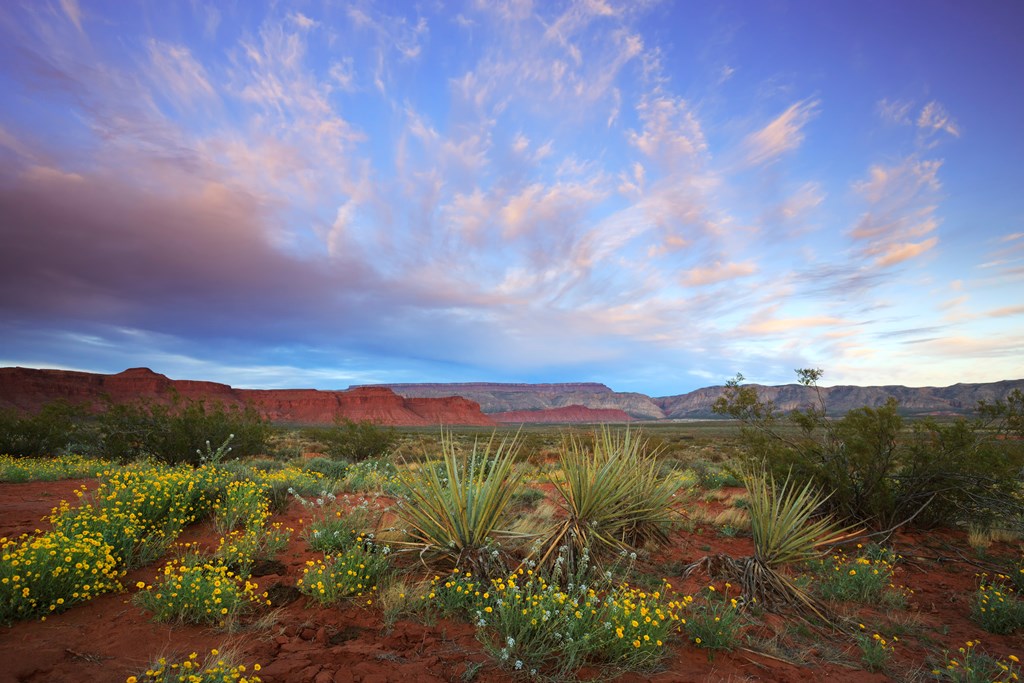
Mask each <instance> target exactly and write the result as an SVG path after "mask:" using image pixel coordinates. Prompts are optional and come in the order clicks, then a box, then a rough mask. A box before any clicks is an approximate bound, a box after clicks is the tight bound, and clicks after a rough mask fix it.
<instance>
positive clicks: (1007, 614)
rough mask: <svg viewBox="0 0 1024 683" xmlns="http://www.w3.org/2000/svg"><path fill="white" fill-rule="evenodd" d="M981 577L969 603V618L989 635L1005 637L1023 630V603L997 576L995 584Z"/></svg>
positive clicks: (1002, 578)
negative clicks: (1020, 629) (979, 583)
mask: <svg viewBox="0 0 1024 683" xmlns="http://www.w3.org/2000/svg"><path fill="white" fill-rule="evenodd" d="M987 578H988V577H987V576H986V575H984V574H983V575H982V579H981V585H979V586H978V590H977V591H975V593H974V599H973V601H972V602H971V618H972V619H974V621H976V622H977V623H978V624H979V625H980V626H981V627H982V628H983V629H985V630H986V631H988V632H989V633H996V634H1000V635H1005V634H1007V633H1013V632H1014V631H1016V630H1017V629H1019V628H1024V601H1022V600H1021V599H1020V598H1019V597H1017V594H1016V593H1015V592H1014V590H1013V589H1012V588H1011V587H1010V586H1008V585H1007V584H1006V583H1005V580H1006V579H1007V577H1006V576H1003V575H1001V574H1000V575H999V576H997V577H996V581H995V582H989V581H987Z"/></svg>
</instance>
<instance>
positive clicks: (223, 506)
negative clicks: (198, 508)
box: [213, 481, 270, 534]
mask: <svg viewBox="0 0 1024 683" xmlns="http://www.w3.org/2000/svg"><path fill="white" fill-rule="evenodd" d="M266 488H267V487H266V486H265V485H264V484H262V483H259V482H255V481H233V482H230V483H229V484H228V485H227V486H226V487H224V494H223V496H220V497H218V498H217V500H216V501H215V502H214V505H213V514H214V516H213V522H214V528H215V529H216V530H217V533H219V534H224V533H227V532H228V531H231V530H232V529H235V528H237V527H239V526H242V527H245V528H246V529H259V528H262V527H263V524H264V523H265V522H266V520H267V518H268V517H270V500H269V497H268V496H267V495H266Z"/></svg>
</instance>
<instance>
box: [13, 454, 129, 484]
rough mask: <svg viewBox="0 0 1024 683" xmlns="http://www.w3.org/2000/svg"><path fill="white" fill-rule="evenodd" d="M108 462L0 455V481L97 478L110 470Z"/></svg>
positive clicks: (70, 456) (71, 456)
mask: <svg viewBox="0 0 1024 683" xmlns="http://www.w3.org/2000/svg"><path fill="white" fill-rule="evenodd" d="M110 465H111V463H109V462H108V461H106V460H96V459H93V458H86V457H83V456H80V455H60V456H57V457H55V458H15V457H12V456H10V455H0V481H11V482H24V481H56V480H58V479H79V478H83V477H96V476H99V475H100V474H102V473H103V472H104V471H105V470H107V469H109V468H110Z"/></svg>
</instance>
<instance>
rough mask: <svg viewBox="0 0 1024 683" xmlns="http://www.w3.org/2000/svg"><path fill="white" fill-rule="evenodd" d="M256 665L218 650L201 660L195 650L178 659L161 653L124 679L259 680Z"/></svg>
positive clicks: (140, 682)
mask: <svg viewBox="0 0 1024 683" xmlns="http://www.w3.org/2000/svg"><path fill="white" fill-rule="evenodd" d="M250 668H251V670H252V673H249V670H250ZM260 668H261V667H260V665H259V664H253V665H252V666H251V667H246V666H245V665H244V664H234V663H232V662H231V661H230V660H229V659H227V658H224V657H221V656H220V652H219V651H218V650H211V651H210V656H209V657H207V658H206V661H205V662H200V661H199V655H198V654H197V653H195V652H193V653H192V654H190V655H189V656H188V658H187V659H185V660H183V661H180V662H169V661H168V660H167V658H166V657H161V658H160V659H159V660H157V662H156V663H155V664H153V665H152V666H151V667H149V668H148V669H146V672H145V673H144V674H142V675H141V676H129V677H128V678H127V679H126V681H125V683H260V681H261V679H260V677H259V676H257V675H256V673H258V672H259V671H260Z"/></svg>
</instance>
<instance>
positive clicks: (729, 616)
mask: <svg viewBox="0 0 1024 683" xmlns="http://www.w3.org/2000/svg"><path fill="white" fill-rule="evenodd" d="M731 588H732V586H731V584H728V583H727V584H725V586H724V588H723V590H717V589H716V588H715V587H714V586H708V587H707V595H706V596H705V599H704V600H703V601H700V602H697V601H690V600H688V601H685V603H684V604H685V606H686V607H688V608H689V610H690V611H689V614H687V616H686V623H685V628H686V632H687V634H689V636H690V639H691V640H692V641H693V644H694V645H696V646H697V647H701V648H705V649H707V650H710V651H711V652H709V653H708V656H709V657H713V656H714V651H715V650H732V649H733V648H735V647H736V646H737V645H738V644H739V642H740V631H741V629H742V628H743V622H742V619H741V608H742V607H743V602H742V598H733V597H730V596H729V590H730V589H731Z"/></svg>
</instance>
